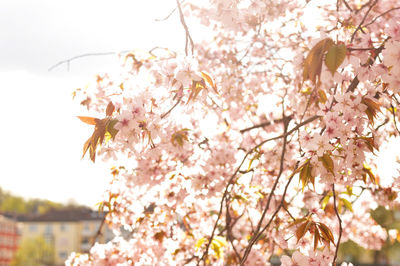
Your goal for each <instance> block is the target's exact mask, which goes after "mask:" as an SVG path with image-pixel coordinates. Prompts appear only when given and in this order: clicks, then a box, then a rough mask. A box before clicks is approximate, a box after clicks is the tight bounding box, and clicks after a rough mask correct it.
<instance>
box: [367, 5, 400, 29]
mask: <svg viewBox="0 0 400 266" xmlns="http://www.w3.org/2000/svg"><path fill="white" fill-rule="evenodd" d="M397 9H400V7H394V8H392V9H389V10H387V11H385V12H383V13H382V14H380V15H379V16H377V17H375V18H374V19H373V20H371V22H370V23H368V24H365V25H364V27H368V26H369V25H371V24H372V23H374V22H375V21H376V20H377V19H378V18H380V17H383V16H384V15H386V14H388V13H390V12H392V11H394V10H397Z"/></svg>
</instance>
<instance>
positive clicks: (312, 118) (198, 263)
mask: <svg viewBox="0 0 400 266" xmlns="http://www.w3.org/2000/svg"><path fill="white" fill-rule="evenodd" d="M318 118H320V116H318V115H314V116H312V117H310V118H308V119H307V120H305V121H303V122H301V123H300V124H298V125H297V126H295V127H294V128H292V129H291V130H289V131H288V132H287V133H286V134H282V135H279V136H276V137H272V138H269V139H266V140H263V141H262V142H260V143H259V144H257V145H256V146H254V147H253V148H251V149H250V150H249V151H248V152H247V153H246V154H245V156H244V157H243V159H242V161H241V163H240V164H239V166H238V167H237V168H236V170H235V172H234V173H233V174H232V175H231V177H230V178H229V181H228V184H227V185H226V186H225V190H224V194H223V195H222V199H221V202H220V208H219V211H218V216H217V220H216V221H215V223H214V227H213V230H212V232H211V235H210V237H209V240H208V242H207V246H206V249H205V251H204V253H203V255H202V256H201V258H200V260H199V261H198V262H197V265H200V262H201V261H203V260H205V258H206V257H207V255H208V250H209V248H210V245H211V241H212V239H213V238H214V235H215V230H216V229H217V226H218V222H219V220H220V218H221V215H222V210H223V208H224V201H225V198H226V196H227V195H228V189H229V187H230V186H231V184H232V183H233V180H234V179H235V177H236V175H237V174H238V172H239V170H240V168H241V167H242V165H243V164H244V162H245V160H246V159H247V157H248V156H249V155H250V154H251V153H252V152H253V151H255V150H257V149H258V148H260V147H261V146H263V145H264V144H265V143H267V142H270V141H273V140H277V139H280V138H283V137H286V136H289V135H290V134H292V133H293V132H294V131H296V130H298V129H299V128H301V127H302V126H304V125H306V124H308V123H311V122H312V121H314V120H316V119H318Z"/></svg>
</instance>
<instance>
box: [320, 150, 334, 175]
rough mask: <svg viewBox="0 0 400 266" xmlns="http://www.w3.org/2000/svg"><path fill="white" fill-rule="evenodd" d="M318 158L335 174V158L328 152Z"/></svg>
mask: <svg viewBox="0 0 400 266" xmlns="http://www.w3.org/2000/svg"><path fill="white" fill-rule="evenodd" d="M318 160H319V161H321V162H322V165H323V166H324V167H325V168H326V170H328V172H331V173H332V174H334V173H333V167H334V164H333V160H332V158H331V157H330V156H329V154H328V153H324V155H322V157H319V158H318Z"/></svg>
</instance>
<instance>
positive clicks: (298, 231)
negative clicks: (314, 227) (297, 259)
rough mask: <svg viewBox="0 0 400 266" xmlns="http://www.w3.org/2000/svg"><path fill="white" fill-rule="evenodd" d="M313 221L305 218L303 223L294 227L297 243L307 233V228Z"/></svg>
mask: <svg viewBox="0 0 400 266" xmlns="http://www.w3.org/2000/svg"><path fill="white" fill-rule="evenodd" d="M312 223H313V221H311V220H307V221H306V222H304V223H303V224H301V225H300V226H299V227H298V228H297V229H296V232H295V234H296V238H297V243H299V241H300V239H301V238H302V237H303V236H304V235H305V234H306V233H307V231H308V229H309V228H310V225H311V224H312Z"/></svg>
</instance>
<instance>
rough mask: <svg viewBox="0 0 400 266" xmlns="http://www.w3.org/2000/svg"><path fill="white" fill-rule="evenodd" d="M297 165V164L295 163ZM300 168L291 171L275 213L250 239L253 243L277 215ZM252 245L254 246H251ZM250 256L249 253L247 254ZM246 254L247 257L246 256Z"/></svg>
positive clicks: (242, 263) (242, 262)
mask: <svg viewBox="0 0 400 266" xmlns="http://www.w3.org/2000/svg"><path fill="white" fill-rule="evenodd" d="M297 164H298V163H297ZM301 167H302V166H300V167H297V165H296V167H295V169H294V170H293V173H292V175H291V176H290V177H289V180H288V182H287V184H286V186H285V190H284V191H283V195H282V199H281V202H280V203H279V205H278V207H277V208H276V210H275V212H274V213H273V214H272V216H271V218H270V219H269V221H268V223H267V224H266V225H265V226H264V227H263V229H262V230H261V231H260V232H259V233H258V235H256V236H254V237H253V238H252V239H254V243H255V242H256V241H257V240H258V238H259V237H260V236H261V235H262V234H263V233H264V232H265V230H267V228H268V227H269V226H270V225H271V223H272V221H273V220H274V218H275V216H276V215H277V214H278V212H279V210H280V209H281V208H282V207H284V201H285V196H286V193H287V190H288V188H289V185H290V183H291V182H292V180H293V177H294V175H295V174H296V173H297V172H298V170H299V169H300V168H301ZM253 245H254V244H253ZM248 254H250V252H249V253H248ZM248 254H247V256H248ZM247 256H246V257H245V256H243V260H242V261H241V263H240V265H244V262H245V260H246V259H247Z"/></svg>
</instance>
